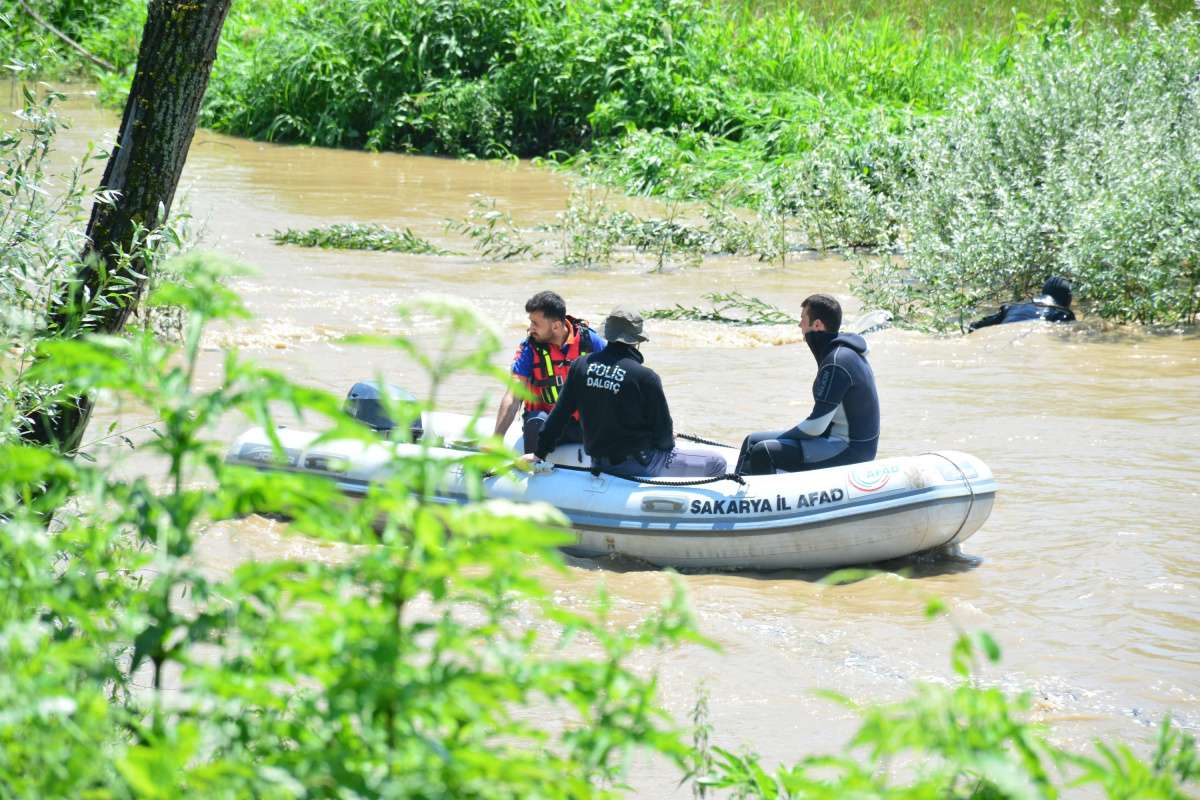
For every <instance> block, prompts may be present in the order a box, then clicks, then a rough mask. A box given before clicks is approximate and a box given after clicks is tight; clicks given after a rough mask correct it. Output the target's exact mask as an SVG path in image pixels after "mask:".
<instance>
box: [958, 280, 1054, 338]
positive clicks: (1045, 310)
mask: <svg viewBox="0 0 1200 800" xmlns="http://www.w3.org/2000/svg"><path fill="white" fill-rule="evenodd" d="M1034 319H1042V320H1045V321H1046V322H1074V321H1075V313H1074V312H1073V311H1071V282H1070V281H1068V280H1067V279H1066V278H1060V277H1058V276H1057V275H1055V276H1054V277H1051V278H1047V279H1046V282H1045V283H1044V284H1042V296H1041V297H1039V298H1037V299H1036V300H1030V301H1029V302H1027V303H1005V304H1004V305H1002V306H1000V310H999V311H997V312H996V313H995V314H991V315H989V316H986V317H984V318H983V319H981V320H976V321H975V322H972V323H971V324H970V325H968V326H967V332H968V333H969V332H971V331H974V330H978V329H979V328H986V327H987V326H989V325H1004V324H1005V323H1008V322H1027V321H1029V320H1034Z"/></svg>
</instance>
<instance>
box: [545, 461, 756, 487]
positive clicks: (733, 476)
mask: <svg viewBox="0 0 1200 800" xmlns="http://www.w3.org/2000/svg"><path fill="white" fill-rule="evenodd" d="M553 467H554V469H565V470H569V471H571V472H590V473H592V475H593V476H595V477H597V478H599V477H600V476H601V475H608V476H610V477H613V478H620V479H621V480H623V481H629V482H630V483H643V484H646V485H647V486H704V485H705V484H708V483H719V482H720V481H733V482H734V483H737V484H741V485H742V486H745V485H746V479H745V478H743V477H742V476H741V475H738V474H737V473H736V472H726V473H725V474H724V475H715V476H712V477H709V478H697V479H696V480H691V481H664V480H657V479H655V478H634V477H630V476H628V475H617V474H616V473H615V472H605V471H604V470H602V469H600V467H572V466H570V465H569V464H554V465H553Z"/></svg>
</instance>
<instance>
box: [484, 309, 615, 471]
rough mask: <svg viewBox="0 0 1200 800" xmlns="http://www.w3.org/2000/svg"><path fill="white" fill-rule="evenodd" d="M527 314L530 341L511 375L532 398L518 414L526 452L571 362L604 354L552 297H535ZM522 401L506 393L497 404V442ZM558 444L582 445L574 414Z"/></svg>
mask: <svg viewBox="0 0 1200 800" xmlns="http://www.w3.org/2000/svg"><path fill="white" fill-rule="evenodd" d="M525 313H527V314H529V336H528V337H527V338H526V339H525V340H524V341H522V342H521V344H520V345H519V346H518V347H517V352H516V355H514V356H513V362H512V374H513V376H514V377H515V378H516V379H517V380H519V381H520V382H522V383H524V384H525V387H526V388H527V389H528V390H529V391H530V393H532V394H533V399H532V400H526V401H525V408H524V413H523V418H524V425H523V428H524V433H525V448H524V449H525V452H526V453H532V452H533V451H534V449H535V448H536V447H537V443H538V433H539V432H540V431H541V430H542V426H543V425H545V424H546V418H547V417H549V416H550V411H551V410H552V409H553V408H554V404H555V403H557V402H558V395H559V392H561V391H562V386H563V383H564V382H565V381H566V379H567V371H568V370H570V368H571V364H572V363H574V361H575V359H577V358H579V357H580V356H581V355H585V354H587V353H593V352H596V351H599V350H603V349H604V345H605V344H606V342H605V341H604V339H602V338H601V337H600V336H598V335H597V334H596V332H595V331H593V330H592V329H591V328H589V327H588V324H587V322H586V321H584V320H579V319H575V318H574V317H572V316H569V315H568V314H567V304H566V303H564V302H563V299H562V298H561V297H559V296H558V295H557V294H555V293H554V292H538V293H537V294H535V295H534V296H533V297H531V298H529V302H527V303H526V304H525ZM520 405H521V399H520V398H518V397H517V396H516V394H514V393H513V391H512V390H511V389H510V390H509V391H508V392H506V393H505V395H504V398H503V399H502V400H501V401H500V411H499V412H498V413H497V414H496V430H495V434H496V435H497V436H503V435H504V434H505V433H506V432H507V431H508V429H509V427H510V426H511V425H512V423H513V419H515V418H516V416H517V409H518V407H520ZM560 441H562V442H582V441H583V431H582V430H580V427H579V415H578V414H576V415H574V417H573V418H572V419H571V420H570V423H569V424H568V425H567V426H566V428H565V430H564V431H563V434H562V437H560Z"/></svg>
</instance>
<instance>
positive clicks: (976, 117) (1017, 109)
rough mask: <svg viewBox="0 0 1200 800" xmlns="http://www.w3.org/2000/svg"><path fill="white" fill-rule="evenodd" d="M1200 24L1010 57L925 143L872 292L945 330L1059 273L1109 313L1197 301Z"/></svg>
mask: <svg viewBox="0 0 1200 800" xmlns="http://www.w3.org/2000/svg"><path fill="white" fill-rule="evenodd" d="M1198 76H1200V24H1198V23H1197V21H1196V20H1195V19H1194V18H1192V17H1185V18H1181V19H1179V20H1177V21H1175V22H1174V23H1172V24H1171V25H1169V26H1163V25H1160V24H1159V23H1157V22H1156V21H1155V20H1154V19H1153V18H1152V17H1151V16H1149V14H1144V15H1143V16H1142V17H1141V18H1140V19H1139V21H1138V22H1137V24H1136V25H1134V26H1133V28H1132V29H1131V30H1130V31H1129V32H1128V34H1127V35H1124V36H1121V35H1117V34H1116V33H1114V32H1111V31H1095V32H1092V33H1089V34H1087V35H1080V34H1078V33H1074V32H1071V31H1064V32H1060V33H1058V34H1056V35H1054V36H1049V37H1047V38H1046V39H1044V40H1043V41H1042V42H1041V43H1040V44H1039V45H1038V46H1036V47H1029V48H1026V49H1024V50H1022V51H1020V52H1019V53H1018V54H1016V56H1015V57H1014V61H1013V66H1012V70H1011V74H1010V75H1007V76H1005V77H1001V78H996V79H992V80H987V81H984V82H983V83H982V84H981V85H980V86H979V88H978V89H977V90H975V91H973V92H971V93H969V94H967V95H965V96H964V97H962V98H960V99H958V100H956V101H955V102H954V104H953V105H952V106H951V108H950V111H949V113H948V114H947V115H946V116H945V117H943V118H942V119H940V120H939V121H937V122H936V123H934V124H931V125H930V126H929V128H928V129H927V130H925V131H924V132H922V133H921V134H920V135H919V136H918V137H917V140H916V142H915V147H914V155H913V159H912V164H913V177H912V179H911V181H910V183H909V185H908V187H907V188H906V189H905V191H904V192H903V198H902V201H901V203H900V204H899V208H900V211H899V216H900V223H901V225H902V226H903V228H904V230H905V232H906V234H907V238H908V241H909V247H908V252H907V254H906V258H905V261H904V262H903V263H902V264H898V263H885V264H884V265H883V266H882V267H881V268H878V269H872V268H867V269H864V270H862V271H861V275H860V277H861V281H862V286H863V290H864V292H865V294H866V296H867V297H868V299H869V300H870V301H872V302H875V303H878V304H880V305H882V306H884V307H888V308H891V309H893V310H895V311H897V312H898V314H899V315H900V316H902V317H904V318H906V319H907V320H909V321H910V322H916V323H918V324H928V325H930V326H932V327H939V328H944V327H948V326H951V325H955V324H957V323H958V322H959V319H960V317H962V316H963V315H970V314H973V313H975V312H976V311H977V310H978V309H979V308H980V307H981V306H983V305H987V304H993V303H997V302H1000V301H1010V300H1015V299H1020V298H1022V297H1028V296H1030V295H1032V294H1034V293H1035V292H1036V290H1037V289H1038V287H1040V286H1041V283H1042V281H1043V280H1044V279H1045V278H1046V277H1047V276H1048V275H1051V274H1059V275H1063V276H1065V277H1067V278H1069V279H1070V280H1071V281H1072V282H1073V284H1074V286H1075V295H1076V297H1077V298H1078V299H1079V301H1080V304H1081V306H1082V308H1083V309H1084V310H1085V311H1087V312H1089V313H1094V314H1097V315H1099V316H1101V317H1104V318H1106V319H1112V320H1118V321H1133V322H1140V323H1148V324H1176V323H1192V322H1195V321H1196V316H1197V312H1198V311H1200V77H1198Z"/></svg>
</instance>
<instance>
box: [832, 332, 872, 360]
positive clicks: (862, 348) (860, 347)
mask: <svg viewBox="0 0 1200 800" xmlns="http://www.w3.org/2000/svg"><path fill="white" fill-rule="evenodd" d="M835 344H842V345H845V346H846V347H849V348H850V349H851V350H853V351H855V352H856V353H858V354H859V355H866V353H867V350H868V349H869V347H868V346H867V340H866V339H864V338H863V337H861V336H859V335H858V334H857V333H846V332H845V331H842V332H841V333H839V334H838V335H837V336H836V337H835V338H834V340H833V341H832V342H830V343H829V345H830V347H832V346H833V345H835Z"/></svg>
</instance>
